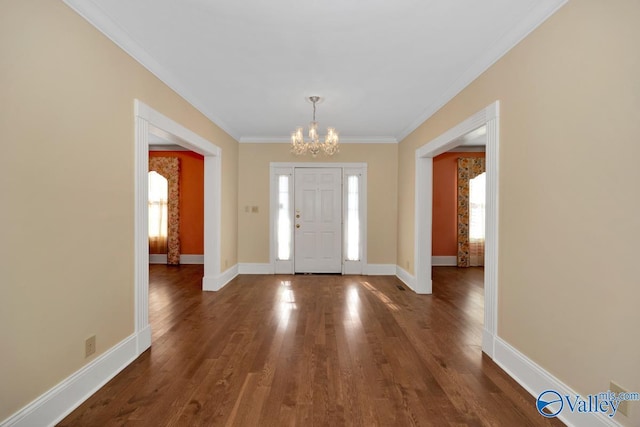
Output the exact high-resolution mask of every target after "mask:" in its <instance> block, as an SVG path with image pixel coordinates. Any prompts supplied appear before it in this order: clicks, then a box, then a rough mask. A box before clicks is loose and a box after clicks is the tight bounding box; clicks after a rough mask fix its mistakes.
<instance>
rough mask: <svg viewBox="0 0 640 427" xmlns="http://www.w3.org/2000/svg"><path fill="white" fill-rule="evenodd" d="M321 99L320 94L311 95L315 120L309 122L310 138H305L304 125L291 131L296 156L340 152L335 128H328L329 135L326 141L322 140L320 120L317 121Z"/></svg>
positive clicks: (313, 155)
mask: <svg viewBox="0 0 640 427" xmlns="http://www.w3.org/2000/svg"><path fill="white" fill-rule="evenodd" d="M319 100H320V97H319V96H310V97H309V101H311V102H312V103H313V120H312V121H311V123H309V139H308V140H307V141H305V140H304V135H303V134H302V126H300V127H298V128H296V130H295V131H293V132H291V152H292V153H293V154H295V155H296V156H301V155H304V154H307V153H309V154H311V157H316V156H317V155H318V154H319V153H320V152H321V151H322V152H324V154H326V155H327V156H333V155H334V154H336V153H337V152H338V149H339V147H338V132H336V130H335V128H327V136H326V137H325V138H324V142H320V136H319V135H318V122H316V102H318V101H319Z"/></svg>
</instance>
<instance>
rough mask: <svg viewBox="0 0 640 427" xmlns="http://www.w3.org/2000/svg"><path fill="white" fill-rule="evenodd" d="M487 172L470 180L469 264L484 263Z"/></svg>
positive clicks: (478, 264)
mask: <svg viewBox="0 0 640 427" xmlns="http://www.w3.org/2000/svg"><path fill="white" fill-rule="evenodd" d="M486 176H487V174H486V172H483V173H481V174H480V175H478V176H477V177H475V178H473V179H470V180H469V265H471V266H480V265H484V225H485V219H484V218H485V200H486V193H485V188H486Z"/></svg>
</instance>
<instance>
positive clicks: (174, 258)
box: [149, 157, 180, 265]
mask: <svg viewBox="0 0 640 427" xmlns="http://www.w3.org/2000/svg"><path fill="white" fill-rule="evenodd" d="M149 171H154V172H157V173H158V174H160V175H162V176H163V177H165V178H166V179H167V181H168V190H169V191H168V196H169V197H168V200H167V244H166V246H167V264H170V265H179V264H180V186H179V180H180V159H178V158H177V157H150V158H149ZM149 244H150V246H151V241H150V242H149ZM150 250H151V247H150Z"/></svg>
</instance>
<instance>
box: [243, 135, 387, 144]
mask: <svg viewBox="0 0 640 427" xmlns="http://www.w3.org/2000/svg"><path fill="white" fill-rule="evenodd" d="M238 142H240V143H241V144H291V137H290V136H283V137H258V136H255V137H254V136H243V137H241V138H240V139H239V140H238ZM397 143H398V140H397V139H396V138H393V137H387V136H349V137H340V144H397Z"/></svg>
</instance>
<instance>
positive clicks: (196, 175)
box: [149, 151, 204, 255]
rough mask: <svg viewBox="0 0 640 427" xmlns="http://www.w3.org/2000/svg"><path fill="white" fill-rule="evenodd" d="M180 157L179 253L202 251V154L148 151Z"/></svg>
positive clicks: (199, 252) (157, 154)
mask: <svg viewBox="0 0 640 427" xmlns="http://www.w3.org/2000/svg"><path fill="white" fill-rule="evenodd" d="M149 157H178V158H179V159H180V253H181V254H193V255H202V254H204V157H203V156H201V155H200V154H197V153H194V152H191V151H150V152H149Z"/></svg>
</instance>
